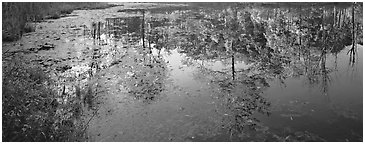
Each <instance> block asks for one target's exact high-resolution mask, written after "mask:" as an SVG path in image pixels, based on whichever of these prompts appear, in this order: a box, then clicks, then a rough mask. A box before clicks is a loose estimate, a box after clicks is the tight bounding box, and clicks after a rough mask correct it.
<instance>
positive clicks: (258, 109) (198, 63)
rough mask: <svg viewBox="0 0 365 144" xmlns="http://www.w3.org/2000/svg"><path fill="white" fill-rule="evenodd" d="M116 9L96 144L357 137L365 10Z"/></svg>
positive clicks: (100, 37) (107, 33) (103, 28)
mask: <svg viewBox="0 0 365 144" xmlns="http://www.w3.org/2000/svg"><path fill="white" fill-rule="evenodd" d="M119 13H124V14H129V16H128V17H116V18H108V19H106V20H105V21H103V22H101V23H99V28H97V29H96V30H95V31H94V32H95V33H94V34H90V37H93V38H95V39H96V41H97V42H96V43H95V45H96V46H100V48H101V49H105V48H108V49H113V52H108V53H105V54H104V55H106V56H104V57H102V58H101V59H104V61H107V60H108V59H119V60H120V61H118V63H113V64H112V65H113V66H111V67H109V68H105V69H104V70H103V72H105V73H107V75H109V76H110V75H114V76H115V77H114V78H112V79H110V78H109V79H108V80H105V81H104V82H105V86H104V87H105V88H108V91H107V92H106V93H104V98H103V99H102V101H104V102H103V103H104V105H101V106H100V107H101V108H103V109H105V111H107V112H103V111H100V114H99V117H98V118H96V119H95V120H93V122H92V126H91V127H90V128H89V135H90V136H91V139H92V140H93V141H362V134H363V133H362V131H363V130H362V129H363V124H362V121H363V120H362V119H363V118H362V113H363V112H362V109H363V108H362V106H363V103H362V102H363V98H362V87H363V85H362V65H363V64H362V61H363V60H362V53H363V52H362V45H361V44H362V32H361V31H362V20H359V19H361V18H362V5H361V6H360V5H356V6H354V5H351V4H341V5H332V4H328V5H323V6H313V5H305V4H303V5H281V6H277V5H244V4H243V5H239V6H237V7H235V6H227V7H224V8H222V7H221V8H216V7H214V8H212V7H209V6H205V7H199V6H189V5H188V6H186V5H184V6H181V5H174V6H165V7H164V6H160V7H158V6H156V7H150V8H148V9H128V10H123V11H120V12H119ZM354 15H355V16H356V18H357V19H356V20H355V19H353V17H354ZM96 25H97V24H96ZM115 52H117V53H118V54H120V53H122V55H123V56H122V57H120V56H119V57H117V58H116V57H115V56H114V55H113V53H115ZM110 87H113V88H110ZM114 87H117V88H114ZM109 88H110V89H109Z"/></svg>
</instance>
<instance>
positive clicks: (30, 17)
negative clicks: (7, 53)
mask: <svg viewBox="0 0 365 144" xmlns="http://www.w3.org/2000/svg"><path fill="white" fill-rule="evenodd" d="M111 6H114V5H112V4H108V3H102V2H88V3H85V2H4V3H2V20H3V22H2V36H3V39H2V40H3V41H14V40H18V39H19V38H20V37H21V36H22V34H24V33H27V32H32V31H34V30H35V27H34V25H32V24H31V23H33V22H41V21H43V20H44V19H57V18H60V17H62V16H64V15H67V14H71V13H72V11H73V10H81V9H103V8H107V7H111Z"/></svg>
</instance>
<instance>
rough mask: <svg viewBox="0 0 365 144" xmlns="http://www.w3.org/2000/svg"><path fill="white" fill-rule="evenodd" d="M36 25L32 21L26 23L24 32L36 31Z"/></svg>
mask: <svg viewBox="0 0 365 144" xmlns="http://www.w3.org/2000/svg"><path fill="white" fill-rule="evenodd" d="M35 29H36V26H35V24H32V23H26V24H25V26H24V33H29V32H35Z"/></svg>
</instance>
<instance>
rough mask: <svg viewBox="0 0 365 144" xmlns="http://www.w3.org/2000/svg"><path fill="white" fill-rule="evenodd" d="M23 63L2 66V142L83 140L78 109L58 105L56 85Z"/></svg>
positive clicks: (75, 106)
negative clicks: (76, 113) (77, 115)
mask: <svg viewBox="0 0 365 144" xmlns="http://www.w3.org/2000/svg"><path fill="white" fill-rule="evenodd" d="M23 61H24V60H21V59H15V60H14V59H13V62H3V85H2V89H3V92H2V99H3V101H2V108H3V111H2V112H3V113H2V117H3V121H2V124H3V129H2V130H3V131H2V138H3V141H76V140H80V138H82V136H83V131H82V129H83V125H82V123H81V121H78V120H77V119H76V115H75V114H74V113H73V112H75V111H76V110H77V108H79V105H75V104H76V103H71V104H61V103H59V101H58V100H59V99H60V96H59V95H58V94H57V92H56V91H55V90H53V83H54V82H53V81H52V80H51V79H50V78H49V77H48V76H47V74H46V73H44V72H43V71H42V69H41V68H40V67H38V66H36V65H32V64H30V63H28V64H26V63H23ZM81 140H82V139H81Z"/></svg>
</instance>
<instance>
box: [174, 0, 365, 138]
mask: <svg viewBox="0 0 365 144" xmlns="http://www.w3.org/2000/svg"><path fill="white" fill-rule="evenodd" d="M333 8H334V7H330V8H326V7H310V8H302V7H300V6H293V7H287V8H274V9H264V10H258V11H254V10H252V9H248V10H247V9H245V10H242V9H239V8H235V7H230V8H228V9H225V10H223V11H214V10H201V11H199V12H192V14H191V16H190V17H191V18H189V17H188V18H184V20H183V21H180V24H183V25H184V26H180V27H177V28H178V33H174V36H176V37H179V38H176V39H179V40H180V41H178V47H179V50H180V52H181V53H185V54H186V55H187V56H188V57H191V58H192V59H195V60H201V61H202V63H203V61H204V60H221V61H227V59H231V60H232V62H231V65H232V70H231V75H230V74H229V73H230V72H228V71H224V72H222V71H211V70H205V72H207V73H204V74H206V75H209V74H211V73H215V74H218V75H221V76H222V79H221V80H213V81H214V82H215V83H216V84H217V85H219V89H220V90H221V92H222V95H223V96H224V98H225V99H226V103H227V107H228V108H229V109H230V110H231V112H232V113H233V115H234V116H233V117H232V122H233V123H231V124H232V125H231V128H232V130H234V131H236V132H242V130H243V129H244V127H245V126H253V125H255V122H257V121H256V120H255V119H254V118H252V117H250V116H251V115H252V113H253V112H254V111H259V112H262V113H269V112H268V111H267V107H268V106H269V103H268V102H267V101H266V100H265V99H263V98H262V97H261V96H260V93H261V92H262V88H265V87H269V85H268V84H267V82H266V81H267V78H278V79H280V80H281V81H283V80H284V79H285V78H288V77H293V76H294V77H299V76H305V77H306V78H307V79H308V82H309V85H313V86H314V85H318V84H320V85H321V87H322V91H323V93H324V94H327V92H328V85H329V83H330V81H331V79H330V77H329V74H330V73H331V72H332V70H331V69H330V68H328V66H326V61H327V55H328V54H329V53H334V54H336V53H338V52H340V51H341V50H343V49H344V47H345V46H347V45H350V44H351V41H352V42H354V39H355V37H351V35H353V33H354V32H353V31H352V32H351V29H353V26H351V24H353V25H355V22H351V21H350V20H351V18H352V17H353V15H352V17H351V15H349V14H348V10H349V9H348V7H339V8H337V7H336V9H335V10H333ZM256 10H257V9H256ZM270 11H275V12H274V15H270V16H269V14H270V13H271V12H270ZM308 11H310V12H309V13H308ZM255 12H256V13H255ZM265 14H267V16H266V15H265ZM333 14H334V15H333ZM263 15H264V17H263ZM357 23H361V22H357ZM360 34H361V32H360ZM351 52H352V51H351ZM238 55H244V57H246V58H248V61H247V60H246V61H247V62H249V63H253V64H254V65H253V68H252V69H250V70H248V71H250V72H253V73H255V75H251V76H247V73H248V72H246V73H245V74H242V73H239V72H242V71H237V70H236V69H235V65H234V64H235V62H236V61H237V60H238V58H237V56H238ZM350 58H352V57H351V56H350ZM202 67H204V66H202ZM205 69H206V68H205ZM210 77H211V76H210ZM213 77H214V78H218V77H219V76H218V77H217V76H216V75H215V76H213ZM230 77H232V78H230ZM218 79H219V78H218ZM258 83H259V84H260V85H262V86H257V84H258ZM257 87H260V88H257Z"/></svg>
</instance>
